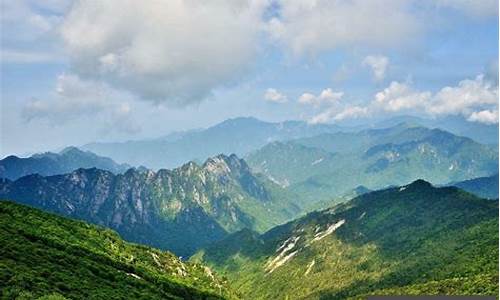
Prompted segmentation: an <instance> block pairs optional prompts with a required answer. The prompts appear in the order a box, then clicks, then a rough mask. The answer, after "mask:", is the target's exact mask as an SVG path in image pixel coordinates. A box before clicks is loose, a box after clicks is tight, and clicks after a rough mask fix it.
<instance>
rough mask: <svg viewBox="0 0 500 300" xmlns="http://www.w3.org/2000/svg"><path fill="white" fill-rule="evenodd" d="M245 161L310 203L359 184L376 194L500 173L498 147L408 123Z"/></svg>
mask: <svg viewBox="0 0 500 300" xmlns="http://www.w3.org/2000/svg"><path fill="white" fill-rule="evenodd" d="M245 159H246V160H247V161H248V163H249V165H250V166H251V167H252V169H253V170H254V171H255V172H257V173H261V174H263V175H265V176H267V177H268V178H269V179H270V180H272V181H274V182H275V183H277V184H279V185H281V186H283V187H284V188H286V189H287V190H289V191H290V192H292V193H294V194H296V195H297V196H298V198H299V199H302V201H303V202H304V203H305V205H310V204H311V203H314V202H316V201H319V200H325V199H332V198H335V197H338V196H341V195H343V194H345V193H348V192H349V191H351V190H352V189H354V188H356V187H358V186H360V185H362V186H364V187H366V188H368V189H371V190H375V189H380V188H384V187H387V186H390V185H402V184H406V183H409V182H411V181H413V180H416V179H425V180H428V181H430V182H433V183H435V184H446V183H449V182H453V181H462V180H467V179H472V178H475V177H481V176H490V175H492V174H496V173H497V172H498V150H497V149H496V148H494V147H491V146H488V145H483V144H480V143H477V142H475V141H473V140H472V139H470V138H466V137H460V136H456V135H453V134H451V133H449V132H446V131H443V130H440V129H428V128H425V127H421V126H414V125H410V124H406V123H402V124H398V125H396V126H393V127H389V128H384V129H367V130H362V131H358V132H349V133H346V132H337V133H324V134H321V135H318V136H313V137H308V138H300V139H295V140H291V141H287V142H273V143H270V144H267V145H266V146H264V147H262V148H261V149H259V150H256V151H253V152H252V153H250V154H249V155H248V156H247V157H246V158H245Z"/></svg>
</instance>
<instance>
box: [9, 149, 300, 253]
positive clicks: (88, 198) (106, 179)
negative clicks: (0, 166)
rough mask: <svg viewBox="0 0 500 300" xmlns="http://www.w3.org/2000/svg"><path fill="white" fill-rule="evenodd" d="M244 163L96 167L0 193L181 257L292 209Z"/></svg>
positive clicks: (13, 184)
mask: <svg viewBox="0 0 500 300" xmlns="http://www.w3.org/2000/svg"><path fill="white" fill-rule="evenodd" d="M280 190H281V188H280V187H279V186H277V185H276V184H273V183H272V182H269V181H266V180H265V179H263V178H261V179H259V178H257V177H255V176H254V175H253V174H252V173H251V172H250V169H249V167H248V166H247V164H246V163H245V161H243V160H241V159H239V158H237V157H236V156H235V155H231V156H225V155H219V156H216V157H214V158H210V159H208V160H207V161H206V162H205V163H204V164H203V165H198V164H196V163H193V162H190V163H187V164H185V165H184V166H182V167H180V168H177V169H173V170H159V171H158V172H153V171H139V170H135V169H129V170H128V171H127V172H125V173H124V174H118V175H115V174H113V173H111V172H109V171H104V170H99V169H95V168H94V169H78V170H76V171H74V172H71V173H68V174H64V175H55V176H48V177H43V176H40V175H30V176H25V177H22V178H20V179H18V180H16V181H8V180H4V181H0V197H3V198H8V199H12V200H14V201H16V202H19V203H24V204H29V205H32V206H35V207H38V208H41V209H43V210H47V211H51V212H55V213H58V214H62V215H65V216H69V217H72V218H77V219H82V220H85V221H88V222H91V223H94V224H98V225H102V226H106V227H109V228H112V229H114V230H116V231H118V233H120V235H121V236H123V237H124V238H125V239H126V240H129V241H133V242H138V243H143V244H147V245H150V246H154V247H158V248H160V249H167V250H170V251H173V252H174V253H176V254H177V255H181V256H186V255H189V254H192V252H193V251H195V250H196V249H198V248H199V247H202V246H204V245H207V244H208V243H210V242H213V241H216V240H220V239H221V238H223V237H224V236H225V235H227V233H230V232H235V231H237V230H240V229H242V228H245V227H248V228H252V229H254V230H258V231H261V232H262V231H265V230H267V229H269V228H271V227H273V226H275V225H278V224H281V223H283V222H285V221H287V220H290V219H292V218H293V217H295V216H296V215H297V214H298V213H299V208H298V207H296V206H294V205H293V204H291V203H289V201H288V199H287V197H286V194H281V193H280Z"/></svg>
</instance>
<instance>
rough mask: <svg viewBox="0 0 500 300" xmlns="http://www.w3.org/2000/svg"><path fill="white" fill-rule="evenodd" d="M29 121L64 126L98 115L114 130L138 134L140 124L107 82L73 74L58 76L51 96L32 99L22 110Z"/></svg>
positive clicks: (127, 104) (126, 103)
mask: <svg viewBox="0 0 500 300" xmlns="http://www.w3.org/2000/svg"><path fill="white" fill-rule="evenodd" d="M22 116H23V117H24V118H25V119H26V120H27V121H32V120H36V119H38V120H46V121H48V122H49V124H52V125H61V124H65V123H67V122H70V121H72V120H75V119H77V118H84V117H87V118H88V117H96V116H98V117H99V118H100V119H101V120H106V122H105V123H106V126H105V127H110V128H113V130H116V131H121V132H126V133H136V132H138V131H140V126H139V125H138V124H137V123H136V122H135V121H134V120H133V119H132V116H131V108H130V105H129V103H128V102H126V101H123V99H122V98H121V97H120V95H118V94H117V93H116V91H114V90H112V89H110V88H109V87H108V86H107V85H105V84H102V83H99V82H95V81H85V80H81V79H80V78H79V77H78V76H76V75H74V74H62V75H60V76H59V77H58V78H57V84H56V87H55V91H54V93H53V95H52V96H51V97H49V98H48V99H31V100H30V101H29V102H28V103H27V104H26V106H25V107H24V110H23V112H22Z"/></svg>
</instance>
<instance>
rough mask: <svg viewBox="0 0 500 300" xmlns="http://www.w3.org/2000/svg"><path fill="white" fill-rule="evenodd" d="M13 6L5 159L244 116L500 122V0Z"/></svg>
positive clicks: (8, 19) (4, 49)
mask: <svg viewBox="0 0 500 300" xmlns="http://www.w3.org/2000/svg"><path fill="white" fill-rule="evenodd" d="M1 5H2V10H1V11H2V16H1V22H2V24H1V25H2V37H1V39H2V44H1V54H2V55H1V119H2V121H1V128H0V132H1V148H0V154H1V155H2V156H5V155H8V154H25V153H32V152H36V151H46V150H53V149H57V148H60V147H63V146H66V145H81V144H85V143H88V142H92V141H116V140H126V139H139V138H147V137H156V136H160V135H163V134H166V133H168V132H171V131H177V130H185V129H191V128H198V127H206V126H209V125H212V124H214V123H217V122H220V121H222V120H224V119H227V118H230V117H237V116H254V117H257V118H261V119H264V120H271V121H281V120H289V119H301V120H304V121H307V122H310V123H323V122H325V123H332V122H338V123H342V122H349V121H351V120H365V119H366V120H369V119H372V118H382V117H390V116H393V115H398V114H413V115H419V116H425V117H432V118H441V117H445V116H449V115H461V116H463V117H464V118H465V119H467V120H469V121H470V122H483V123H488V124H495V123H498V2H497V1H489V0H482V1H466V0H455V1H449V0H427V1H412V0H406V1H391V0H379V1H360V0H351V1H325V0H308V1H306V0H304V1H291V0H279V1H267V0H252V1H224V0H221V1H214V2H211V3H205V2H204V1H194V0H193V1H181V0H172V1H165V2H162V1H141V2H138V1H111V0H109V1H104V0H103V1H71V0H47V1H34V0H16V1H14V0H1ZM118 8H119V9H118Z"/></svg>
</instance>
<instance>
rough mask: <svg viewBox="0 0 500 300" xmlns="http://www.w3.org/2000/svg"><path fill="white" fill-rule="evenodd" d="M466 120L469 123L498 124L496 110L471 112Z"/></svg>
mask: <svg viewBox="0 0 500 300" xmlns="http://www.w3.org/2000/svg"><path fill="white" fill-rule="evenodd" d="M467 120H469V121H471V122H480V123H485V124H495V123H498V110H482V111H478V112H473V113H472V114H471V115H470V116H469V118H468V119H467Z"/></svg>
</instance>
